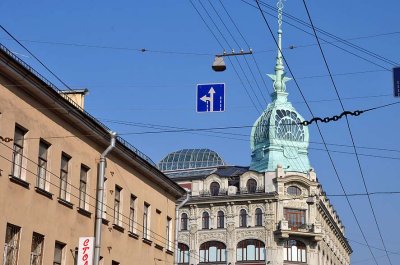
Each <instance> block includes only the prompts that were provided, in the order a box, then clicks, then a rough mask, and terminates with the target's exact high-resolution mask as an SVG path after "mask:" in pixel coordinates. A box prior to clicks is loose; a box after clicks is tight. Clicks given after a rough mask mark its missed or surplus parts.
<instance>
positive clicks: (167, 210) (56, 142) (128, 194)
mask: <svg viewBox="0 0 400 265" xmlns="http://www.w3.org/2000/svg"><path fill="white" fill-rule="evenodd" d="M85 92H86V91H85V90H81V91H77V92H74V93H72V92H68V93H61V94H60V91H58V90H57V89H56V88H55V87H54V86H53V85H52V84H51V83H50V82H48V81H46V80H45V79H44V78H43V77H42V76H40V75H39V74H38V73H36V72H35V71H34V70H33V69H31V68H30V67H29V66H28V65H26V64H24V63H23V62H22V61H20V60H19V59H18V58H16V57H15V56H14V55H13V54H12V53H11V52H10V51H8V50H7V49H6V48H5V47H3V46H0V136H1V137H2V139H0V170H1V171H0V173H1V175H0V241H1V242H2V244H1V247H0V264H2V265H15V264H20V265H25V264H35V265H39V264H63V265H70V264H71V265H72V264H74V258H75V256H76V251H75V248H76V247H77V245H78V239H79V237H83V236H89V237H90V236H94V229H95V212H96V187H97V178H98V164H99V158H100V154H101V153H102V152H103V151H104V150H105V149H106V148H107V147H108V146H109V145H110V133H109V129H108V128H107V127H106V126H104V125H103V124H101V123H100V122H99V121H97V120H96V119H95V118H94V117H92V116H91V115H89V114H88V113H87V112H85V111H84V110H83V97H84V94H85ZM71 98H72V99H73V100H72V99H71ZM8 138H11V139H13V141H8ZM105 177H106V181H105V190H104V212H103V224H102V227H101V229H102V241H101V253H100V255H101V257H102V260H101V262H100V264H107V265H110V264H112V265H117V264H137V265H142V264H156V265H157V264H172V263H173V249H174V247H173V246H174V236H173V235H174V231H175V229H174V227H175V221H174V220H175V207H176V206H175V205H176V201H177V199H178V198H180V197H181V196H183V195H184V194H185V191H184V190H183V189H182V188H181V187H180V186H178V185H177V184H175V183H174V182H173V181H171V180H170V179H169V178H167V177H166V176H165V175H164V174H163V173H161V172H160V171H159V170H158V169H157V168H156V167H155V165H154V163H153V162H152V161H151V160H150V159H149V158H148V157H146V156H145V155H144V154H142V153H141V152H140V151H139V150H137V149H136V148H134V147H133V146H130V145H129V144H128V143H127V142H125V141H124V140H123V139H121V138H117V141H116V146H115V148H114V149H112V150H111V152H110V154H109V155H108V156H107V163H106V171H105Z"/></svg>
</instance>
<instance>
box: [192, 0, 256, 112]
mask: <svg viewBox="0 0 400 265" xmlns="http://www.w3.org/2000/svg"><path fill="white" fill-rule="evenodd" d="M198 2H199V3H200V5H201V6H202V7H203V10H204V12H205V13H206V15H207V16H208V18H209V20H210V21H211V22H212V23H213V25H214V27H215V28H216V29H217V31H218V32H219V34H220V35H221V37H222V38H223V39H224V41H225V43H226V44H227V45H228V46H229V47H230V49H231V50H234V49H233V48H232V45H230V43H229V41H228V40H227V38H226V37H225V36H224V34H223V33H222V31H221V30H220V28H219V27H218V25H217V24H216V22H215V21H214V19H213V18H212V16H211V15H210V13H209V12H208V10H207V9H206V8H205V6H204V5H203V3H202V2H201V1H198ZM217 15H218V17H219V14H218V13H217ZM219 18H220V19H221V17H219ZM221 20H222V19H221ZM223 24H224V23H223ZM221 48H223V47H221ZM234 57H235V59H236V62H237V64H238V65H239V68H240V70H241V71H242V74H243V76H244V77H245V79H246V81H247V84H248V86H249V87H250V89H251V91H252V92H253V95H254V98H255V99H256V101H257V103H258V105H257V106H258V107H256V109H257V112H259V113H261V112H262V109H263V108H262V106H263V105H262V104H261V102H260V99H259V98H258V96H257V94H256V93H255V91H254V88H253V86H252V84H251V82H250V80H249V78H248V77H247V75H246V72H245V71H244V69H243V67H242V65H241V63H240V62H239V59H238V58H237V56H234ZM228 59H229V61H230V62H231V61H232V60H231V58H230V57H228ZM231 63H232V62H231Z"/></svg>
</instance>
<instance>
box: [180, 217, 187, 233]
mask: <svg viewBox="0 0 400 265" xmlns="http://www.w3.org/2000/svg"><path fill="white" fill-rule="evenodd" d="M181 230H182V231H186V230H188V215H187V213H182V215H181Z"/></svg>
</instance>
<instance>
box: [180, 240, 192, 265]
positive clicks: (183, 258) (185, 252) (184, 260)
mask: <svg viewBox="0 0 400 265" xmlns="http://www.w3.org/2000/svg"><path fill="white" fill-rule="evenodd" d="M178 263H179V264H189V246H187V245H185V244H182V243H178Z"/></svg>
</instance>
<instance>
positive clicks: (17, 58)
mask: <svg viewBox="0 0 400 265" xmlns="http://www.w3.org/2000/svg"><path fill="white" fill-rule="evenodd" d="M0 50H2V51H3V52H5V53H6V54H7V55H9V56H10V57H12V58H13V59H14V60H15V61H16V62H18V63H19V64H20V65H21V66H22V67H24V68H25V69H26V70H28V71H29V72H31V73H32V74H33V75H35V76H36V77H37V78H39V79H40V80H41V81H42V82H44V83H45V84H46V85H47V86H49V87H50V88H52V89H53V90H54V91H56V92H57V93H61V92H62V90H60V89H59V88H58V87H57V86H56V85H54V84H53V83H51V82H50V81H49V80H48V79H46V78H45V77H44V76H43V75H41V74H39V73H38V72H37V71H36V70H35V69H33V68H32V67H31V66H30V65H28V64H27V63H25V62H24V61H23V60H21V59H20V58H19V57H18V56H16V55H15V54H14V53H13V52H12V51H10V50H9V49H7V48H6V47H5V46H4V45H3V44H1V43H0ZM63 98H64V99H65V100H67V101H68V102H69V103H70V104H72V105H73V106H74V107H75V108H77V109H79V110H80V111H82V112H83V113H84V114H85V115H86V116H88V117H89V118H90V119H92V120H93V121H94V122H96V123H97V124H98V125H99V126H100V127H102V128H103V129H105V130H106V131H111V130H110V129H109V128H108V127H107V126H106V125H105V124H104V123H102V122H101V121H99V120H98V119H96V118H95V117H94V116H92V115H91V114H90V113H88V112H87V111H85V110H84V109H83V108H82V107H81V106H79V105H78V104H77V103H75V102H74V101H73V100H72V99H70V98H69V97H63ZM117 140H118V142H120V143H121V144H122V145H123V146H124V147H126V148H127V149H129V150H131V151H132V152H134V153H135V154H136V155H138V156H139V157H140V158H142V159H143V160H145V161H147V162H148V163H150V164H151V165H153V166H154V167H156V164H155V163H154V162H153V160H151V159H150V157H148V156H147V155H145V154H143V153H142V152H141V151H139V150H138V149H137V148H136V147H134V146H133V145H131V144H130V143H128V142H127V141H126V140H124V139H122V138H121V137H117Z"/></svg>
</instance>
